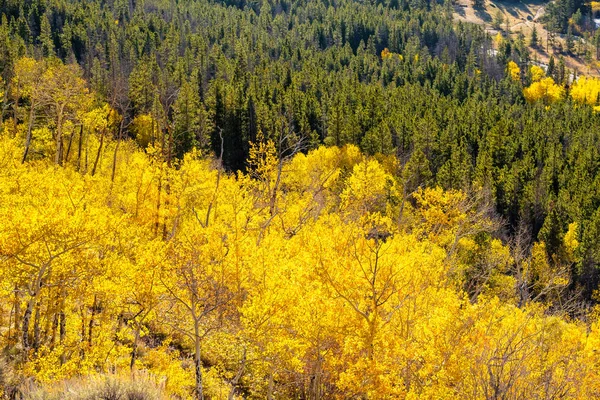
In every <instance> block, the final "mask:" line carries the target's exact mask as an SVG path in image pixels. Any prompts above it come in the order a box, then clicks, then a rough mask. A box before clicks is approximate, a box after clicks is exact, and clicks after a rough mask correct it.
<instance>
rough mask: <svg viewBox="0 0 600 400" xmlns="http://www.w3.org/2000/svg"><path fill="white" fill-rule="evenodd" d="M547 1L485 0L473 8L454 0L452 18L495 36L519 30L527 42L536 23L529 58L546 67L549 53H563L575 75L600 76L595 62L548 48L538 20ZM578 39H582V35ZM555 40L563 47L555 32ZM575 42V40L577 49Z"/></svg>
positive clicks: (467, 1)
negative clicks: (499, 17) (498, 25)
mask: <svg viewBox="0 0 600 400" xmlns="http://www.w3.org/2000/svg"><path fill="white" fill-rule="evenodd" d="M546 4H547V1H544V0H528V1H527V2H523V1H520V0H502V1H490V0H485V7H483V8H481V9H476V8H474V7H473V2H472V0H455V1H454V11H455V20H457V21H466V22H472V23H476V24H479V25H483V26H484V27H485V29H486V31H488V32H490V34H492V35H496V33H497V32H498V31H501V32H502V34H503V35H506V32H507V31H508V32H509V34H510V35H511V36H512V37H515V38H516V36H517V34H518V33H519V31H521V32H522V33H523V35H524V36H525V41H526V43H528V44H529V41H530V38H531V32H532V30H533V27H534V26H535V28H536V29H537V33H538V38H539V43H540V45H539V46H538V47H537V48H533V47H530V54H531V58H532V59H533V60H534V62H535V61H537V63H539V64H540V65H542V66H545V65H546V64H547V63H548V60H549V59H550V56H551V55H554V58H555V59H558V58H559V57H560V56H562V57H563V58H564V62H565V65H566V67H567V68H569V69H571V70H575V71H577V73H578V74H585V75H592V76H600V68H599V67H600V65H599V63H598V62H596V61H593V62H592V65H588V64H587V63H586V62H585V60H584V57H583V56H575V55H569V54H566V52H562V53H559V52H558V51H556V50H554V49H548V48H547V37H548V32H547V31H546V29H545V28H544V26H543V24H542V23H541V22H540V19H541V17H542V16H543V15H544V11H545V5H546ZM498 12H501V13H502V15H503V20H504V22H503V24H502V25H501V28H500V29H499V30H498V29H495V28H494V19H495V18H496V15H497V14H498ZM575 39H576V41H577V39H578V38H577V37H575ZM579 40H582V41H583V39H581V38H579ZM557 41H559V42H561V43H562V46H563V48H566V46H565V38H564V35H557ZM578 45H579V44H578V43H577V42H576V45H575V46H576V48H577V46H578Z"/></svg>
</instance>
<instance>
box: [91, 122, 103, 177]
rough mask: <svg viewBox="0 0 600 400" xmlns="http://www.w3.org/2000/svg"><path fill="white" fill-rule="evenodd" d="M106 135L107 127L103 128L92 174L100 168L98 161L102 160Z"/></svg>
mask: <svg viewBox="0 0 600 400" xmlns="http://www.w3.org/2000/svg"><path fill="white" fill-rule="evenodd" d="M105 135H106V129H102V134H101V135H100V145H99V146H98V152H97V153H96V160H95V161H94V166H93V167H92V176H94V175H95V174H96V168H98V161H99V160H100V154H101V153H102V146H103V145H104V136H105Z"/></svg>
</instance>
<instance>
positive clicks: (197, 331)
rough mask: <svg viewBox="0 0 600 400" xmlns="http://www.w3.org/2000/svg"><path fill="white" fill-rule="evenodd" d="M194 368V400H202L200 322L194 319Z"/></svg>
mask: <svg viewBox="0 0 600 400" xmlns="http://www.w3.org/2000/svg"><path fill="white" fill-rule="evenodd" d="M194 344H195V351H196V354H194V366H195V368H196V400H204V389H203V387H202V359H201V347H200V321H199V320H198V319H197V318H194Z"/></svg>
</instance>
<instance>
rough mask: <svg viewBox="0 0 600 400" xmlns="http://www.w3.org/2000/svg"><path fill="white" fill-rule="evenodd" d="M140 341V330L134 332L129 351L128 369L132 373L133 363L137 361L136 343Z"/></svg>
mask: <svg viewBox="0 0 600 400" xmlns="http://www.w3.org/2000/svg"><path fill="white" fill-rule="evenodd" d="M139 340H140V329H139V328H137V329H136V330H135V337H134V339H133V348H132V349H131V360H130V361H129V369H130V370H131V371H133V368H134V367H135V361H136V360H137V353H138V342H139Z"/></svg>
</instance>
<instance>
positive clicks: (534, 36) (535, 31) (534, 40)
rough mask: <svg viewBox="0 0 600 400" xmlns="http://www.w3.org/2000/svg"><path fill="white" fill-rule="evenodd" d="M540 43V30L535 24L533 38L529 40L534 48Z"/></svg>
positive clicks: (532, 32)
mask: <svg viewBox="0 0 600 400" xmlns="http://www.w3.org/2000/svg"><path fill="white" fill-rule="evenodd" d="M538 44H539V38H538V31H537V28H536V26H535V25H533V30H532V31H531V39H530V41H529V45H530V46H531V47H533V48H537V47H538Z"/></svg>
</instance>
